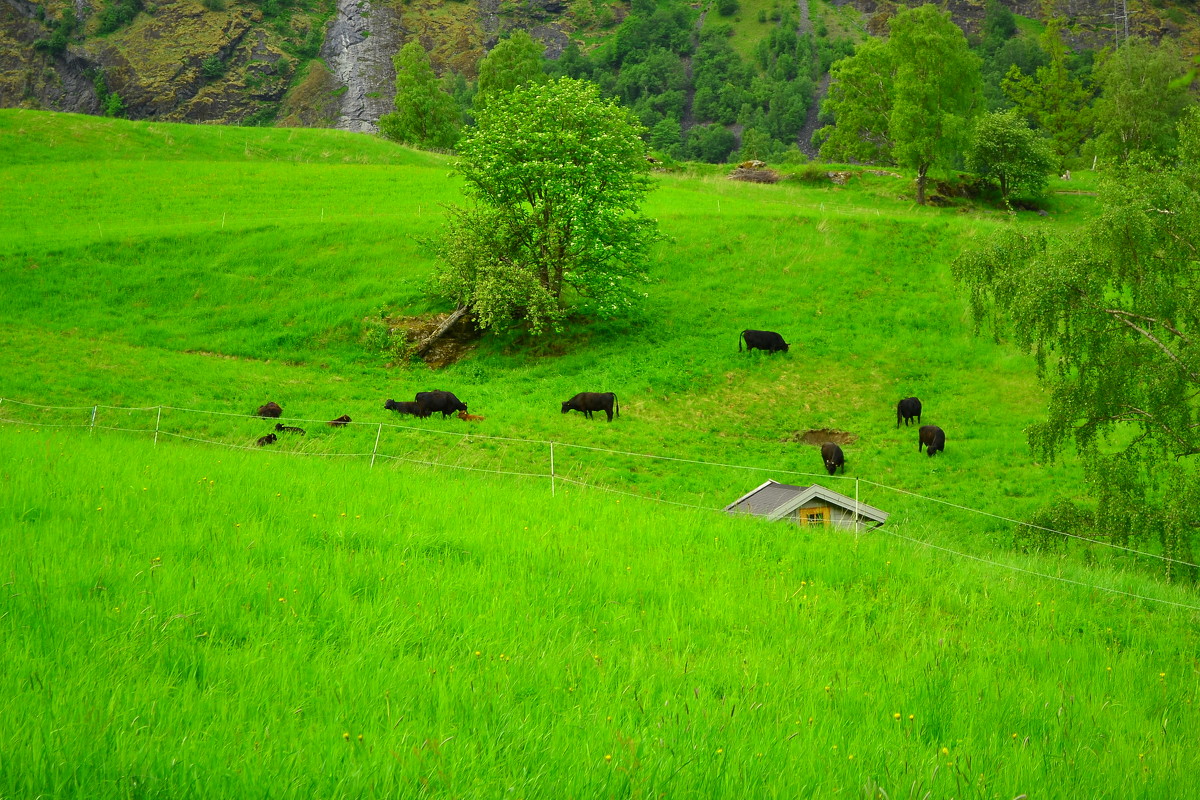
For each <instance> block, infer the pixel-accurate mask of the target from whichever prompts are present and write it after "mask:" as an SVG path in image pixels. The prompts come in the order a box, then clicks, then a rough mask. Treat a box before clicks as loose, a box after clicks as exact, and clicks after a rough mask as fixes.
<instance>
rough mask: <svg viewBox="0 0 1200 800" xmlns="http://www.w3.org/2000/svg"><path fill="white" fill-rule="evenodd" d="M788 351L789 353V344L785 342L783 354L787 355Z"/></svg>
mask: <svg viewBox="0 0 1200 800" xmlns="http://www.w3.org/2000/svg"><path fill="white" fill-rule="evenodd" d="M787 351H788V343H787V342H784V343H783V352H785V353H786V352H787Z"/></svg>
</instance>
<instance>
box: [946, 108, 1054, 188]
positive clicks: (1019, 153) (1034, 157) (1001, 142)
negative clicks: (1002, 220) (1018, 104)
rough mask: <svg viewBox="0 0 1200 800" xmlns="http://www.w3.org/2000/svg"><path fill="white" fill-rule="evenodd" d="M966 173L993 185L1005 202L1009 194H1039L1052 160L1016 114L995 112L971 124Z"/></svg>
mask: <svg viewBox="0 0 1200 800" xmlns="http://www.w3.org/2000/svg"><path fill="white" fill-rule="evenodd" d="M967 169H969V170H971V171H972V172H974V173H975V174H976V175H978V176H979V177H980V178H983V179H984V180H988V181H991V182H993V183H995V184H996V185H997V186H998V187H999V188H1000V196H1001V197H1003V198H1004V199H1005V200H1007V199H1008V195H1009V194H1010V193H1011V192H1021V191H1027V192H1031V193H1034V194H1037V193H1040V192H1041V191H1042V190H1043V189H1044V188H1045V187H1046V184H1047V183H1048V181H1049V177H1048V176H1049V175H1050V174H1051V173H1052V172H1054V156H1053V154H1052V153H1051V152H1050V149H1049V147H1047V145H1046V144H1045V141H1044V140H1043V139H1042V138H1041V137H1039V136H1038V135H1037V134H1036V133H1034V132H1033V131H1032V130H1031V129H1030V128H1029V123H1027V122H1026V121H1025V119H1024V117H1022V116H1021V114H1020V112H1018V111H1015V110H1010V111H995V112H992V113H990V114H985V115H984V116H982V117H980V118H979V119H978V120H977V121H976V123H975V135H974V136H973V137H972V140H971V146H970V148H969V149H968V150H967Z"/></svg>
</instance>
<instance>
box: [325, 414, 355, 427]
mask: <svg viewBox="0 0 1200 800" xmlns="http://www.w3.org/2000/svg"><path fill="white" fill-rule="evenodd" d="M350 422H351V419H350V415H349V414H342V415H341V416H340V417H338V418H337V419H331V420H329V422H327V423H325V424H326V425H328V426H329V427H331V428H344V427H346V426H347V425H349V424H350Z"/></svg>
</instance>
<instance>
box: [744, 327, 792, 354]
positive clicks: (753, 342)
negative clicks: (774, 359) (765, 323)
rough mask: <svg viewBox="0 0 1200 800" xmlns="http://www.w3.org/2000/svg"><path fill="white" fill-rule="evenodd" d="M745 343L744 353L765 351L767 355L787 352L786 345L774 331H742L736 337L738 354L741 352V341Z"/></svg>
mask: <svg viewBox="0 0 1200 800" xmlns="http://www.w3.org/2000/svg"><path fill="white" fill-rule="evenodd" d="M743 340H744V341H745V342H746V352H747V353H749V352H750V351H751V350H754V349H758V350H766V351H767V352H768V353H775V352H783V353H786V352H787V351H788V343H787V342H785V341H784V340H783V337H782V336H780V335H779V334H778V333H776V332H775V331H749V330H746V331H742V335H741V336H739V337H738V352H739V353H740V352H742V341H743Z"/></svg>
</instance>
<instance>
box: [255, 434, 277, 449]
mask: <svg viewBox="0 0 1200 800" xmlns="http://www.w3.org/2000/svg"><path fill="white" fill-rule="evenodd" d="M278 438H279V437H278V436H276V435H275V434H273V433H268V434H267V435H266V436H260V437H258V441H257V442H256V443H255V444H257V445H258V446H259V447H265V446H266V445H269V444H275V440H276V439H278Z"/></svg>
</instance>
